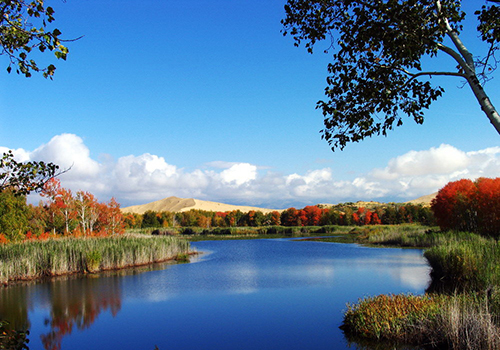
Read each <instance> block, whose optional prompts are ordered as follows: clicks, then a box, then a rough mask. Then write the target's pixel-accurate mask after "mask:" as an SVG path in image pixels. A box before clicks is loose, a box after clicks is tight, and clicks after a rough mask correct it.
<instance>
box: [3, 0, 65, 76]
mask: <svg viewBox="0 0 500 350" xmlns="http://www.w3.org/2000/svg"><path fill="white" fill-rule="evenodd" d="M53 21H54V9H53V8H52V7H50V6H45V4H44V1H43V0H32V1H25V0H0V46H1V48H0V55H5V56H7V57H8V59H9V65H8V67H7V72H9V73H10V72H11V71H12V67H15V68H14V69H15V71H16V72H17V73H18V74H23V75H24V76H26V77H31V72H43V73H42V74H43V76H44V77H45V78H47V77H49V78H51V77H52V76H53V75H54V71H55V70H56V67H55V66H54V65H53V64H49V65H48V66H47V67H39V66H38V65H37V63H36V62H35V60H34V59H33V58H31V57H32V56H35V55H33V52H32V51H33V50H35V49H36V50H37V51H40V52H45V51H52V52H54V54H55V56H56V58H58V59H63V60H66V56H67V54H68V51H69V50H68V48H67V47H66V46H64V45H63V44H62V40H61V38H60V35H61V31H60V30H59V29H57V28H54V29H49V28H48V26H49V25H50V24H51V23H52V22H53Z"/></svg>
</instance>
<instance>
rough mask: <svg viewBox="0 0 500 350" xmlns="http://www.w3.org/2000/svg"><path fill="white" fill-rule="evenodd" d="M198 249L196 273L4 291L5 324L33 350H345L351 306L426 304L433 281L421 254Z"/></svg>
mask: <svg viewBox="0 0 500 350" xmlns="http://www.w3.org/2000/svg"><path fill="white" fill-rule="evenodd" d="M193 246H194V247H196V248H197V249H198V251H203V252H207V254H204V255H203V256H201V257H200V258H199V259H198V261H196V262H195V263H190V264H180V265H164V266H156V267H152V268H149V270H151V271H145V270H142V271H141V270H128V271H122V272H119V273H114V274H108V275H98V276H96V275H93V276H87V277H84V278H76V277H72V278H61V279H57V280H54V281H51V282H39V283H32V284H28V285H14V286H11V287H8V288H3V289H0V318H2V319H7V320H9V321H10V322H11V323H12V324H13V325H14V326H16V327H21V328H22V327H27V328H29V330H30V335H29V339H30V342H29V344H28V345H29V347H30V349H51V350H56V349H70V350H78V349H120V350H127V349H134V350H136V349H145V350H148V349H149V350H154V349H155V346H158V348H159V349H160V350H167V349H348V348H349V345H348V343H347V340H346V339H345V338H344V335H343V334H342V331H341V330H339V328H338V327H339V326H340V324H341V322H342V315H343V310H345V305H346V302H356V301H357V299H358V298H360V297H363V296H368V295H378V294H381V293H401V292H405V293H414V294H421V293H423V292H424V290H425V288H426V287H427V284H428V280H429V277H428V274H429V268H428V266H427V265H426V263H425V260H424V259H423V257H422V251H421V250H415V249H384V248H366V247H361V246H358V245H354V244H337V243H321V242H294V241H290V240H286V239H276V240H243V241H206V242H197V243H193ZM146 270H148V269H146ZM356 348H357V346H356V345H354V344H351V347H350V349H356Z"/></svg>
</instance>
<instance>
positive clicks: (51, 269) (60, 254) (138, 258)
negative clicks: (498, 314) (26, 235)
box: [0, 236, 190, 284]
mask: <svg viewBox="0 0 500 350" xmlns="http://www.w3.org/2000/svg"><path fill="white" fill-rule="evenodd" d="M189 249H190V246H189V242H187V241H185V240H182V239H178V238H175V237H163V236H162V237H133V236H119V237H103V238H62V239H49V240H46V241H26V242H22V243H12V244H6V245H0V283H4V284H5V283H8V282H10V281H15V280H24V279H33V278H40V277H43V276H56V275H62V274H69V273H84V272H96V271H101V270H109V269H120V268H124V267H129V266H138V265H143V264H149V263H153V262H160V261H165V260H168V259H173V258H175V257H176V256H177V255H181V254H187V253H189Z"/></svg>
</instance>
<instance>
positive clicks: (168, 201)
mask: <svg viewBox="0 0 500 350" xmlns="http://www.w3.org/2000/svg"><path fill="white" fill-rule="evenodd" d="M436 194H437V192H436V193H433V194H429V195H427V196H422V197H419V198H417V199H413V200H411V201H408V202H406V203H411V204H424V205H430V203H431V200H432V199H433V198H434V197H436ZM354 205H355V206H357V207H366V208H372V207H377V206H380V205H383V203H379V202H363V201H359V202H356V203H354ZM320 206H321V207H323V208H328V207H333V206H334V205H333V204H326V203H325V204H320ZM191 209H197V210H206V211H221V212H226V211H233V210H240V211H242V212H244V213H247V212H249V211H250V210H255V211H261V212H263V213H264V214H265V213H269V212H272V211H283V209H267V208H259V207H250V206H243V205H232V204H224V203H217V202H210V201H202V200H199V199H193V198H178V197H168V198H164V199H160V200H158V201H155V202H151V203H146V204H141V205H133V206H130V207H125V208H122V209H121V210H122V212H124V213H137V214H144V213H145V212H146V211H148V210H152V211H157V212H160V211H170V212H181V211H188V210H191Z"/></svg>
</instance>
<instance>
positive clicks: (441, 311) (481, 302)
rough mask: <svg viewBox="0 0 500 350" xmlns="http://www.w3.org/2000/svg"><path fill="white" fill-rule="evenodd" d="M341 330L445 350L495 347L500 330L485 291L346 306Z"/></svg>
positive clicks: (375, 300) (383, 297)
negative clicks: (481, 292) (482, 293)
mask: <svg viewBox="0 0 500 350" xmlns="http://www.w3.org/2000/svg"><path fill="white" fill-rule="evenodd" d="M343 328H344V330H345V332H346V333H347V335H348V338H349V337H351V336H352V335H353V334H354V335H356V336H364V337H367V338H372V339H377V340H391V341H398V342H402V343H406V344H419V345H420V346H423V347H425V348H437V349H450V350H498V349H499V348H500V328H499V326H498V317H497V316H495V314H494V313H492V311H491V305H490V302H489V299H488V297H487V296H485V295H479V294H468V295H465V294H460V295H436V294H431V295H429V294H427V295H423V296H414V295H402V294H400V295H380V296H377V297H368V298H365V299H362V300H360V301H359V302H358V303H357V304H353V305H348V310H347V312H346V313H345V316H344V325H343Z"/></svg>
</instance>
